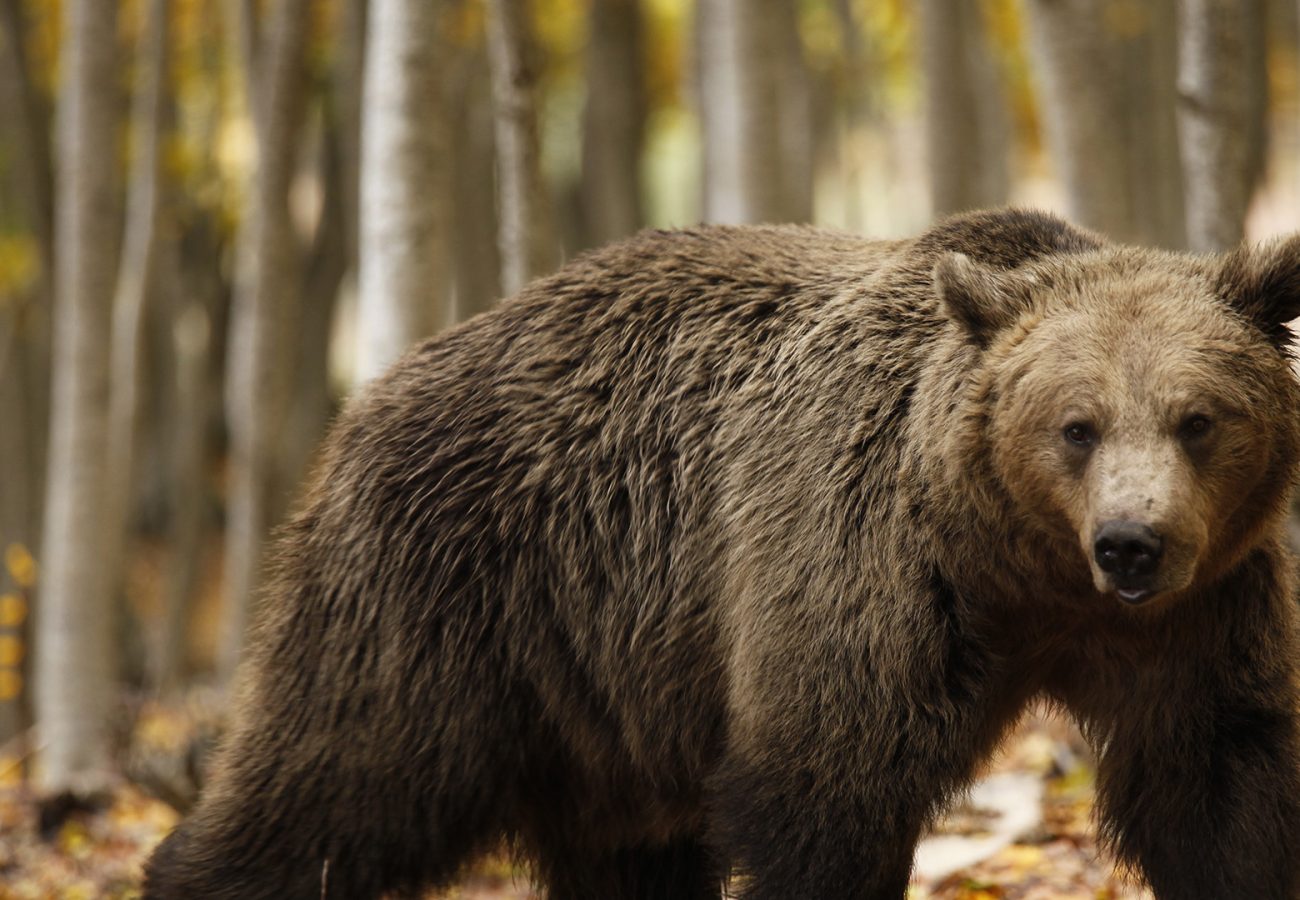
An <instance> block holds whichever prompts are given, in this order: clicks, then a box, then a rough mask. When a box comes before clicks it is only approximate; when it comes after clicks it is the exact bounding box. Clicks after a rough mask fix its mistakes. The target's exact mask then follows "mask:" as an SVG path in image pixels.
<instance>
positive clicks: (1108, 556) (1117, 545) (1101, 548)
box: [1093, 521, 1164, 578]
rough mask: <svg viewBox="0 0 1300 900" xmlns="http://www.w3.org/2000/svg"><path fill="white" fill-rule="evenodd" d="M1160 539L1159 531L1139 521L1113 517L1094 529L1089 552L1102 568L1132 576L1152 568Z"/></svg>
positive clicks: (1150, 571)
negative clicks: (1094, 539)
mask: <svg viewBox="0 0 1300 900" xmlns="http://www.w3.org/2000/svg"><path fill="white" fill-rule="evenodd" d="M1163 543H1164V542H1163V541H1162V540H1161V539H1160V535H1158V534H1156V533H1155V532H1154V531H1152V530H1151V529H1150V528H1149V527H1148V526H1146V525H1143V524H1142V523H1141V522H1124V521H1113V522H1106V523H1104V524H1103V525H1102V526H1101V527H1100V528H1099V529H1097V542H1096V544H1094V545H1093V553H1094V554H1095V555H1096V558H1097V565H1098V566H1100V567H1101V570H1102V571H1103V572H1106V573H1109V574H1111V575H1118V576H1119V577H1121V578H1135V577H1142V576H1144V575H1150V574H1151V573H1152V572H1154V571H1155V570H1156V565H1157V564H1158V563H1159V562H1160V553H1161V551H1162V549H1163V547H1162V544H1163Z"/></svg>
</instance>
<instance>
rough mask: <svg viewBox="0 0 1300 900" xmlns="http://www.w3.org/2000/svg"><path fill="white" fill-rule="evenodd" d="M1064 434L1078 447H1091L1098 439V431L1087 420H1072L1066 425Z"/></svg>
mask: <svg viewBox="0 0 1300 900" xmlns="http://www.w3.org/2000/svg"><path fill="white" fill-rule="evenodd" d="M1063 434H1064V435H1065V439H1066V440H1067V441H1069V442H1070V443H1071V444H1074V445H1075V446H1076V447H1091V446H1092V445H1093V444H1094V443H1095V442H1096V440H1097V433H1096V432H1095V431H1094V430H1093V428H1092V426H1091V425H1089V424H1088V423H1087V422H1071V423H1070V424H1069V425H1066V426H1065V430H1064V431H1063Z"/></svg>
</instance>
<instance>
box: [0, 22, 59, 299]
mask: <svg viewBox="0 0 1300 900" xmlns="http://www.w3.org/2000/svg"><path fill="white" fill-rule="evenodd" d="M0 17H2V18H0V35H3V37H4V38H5V39H6V43H7V44H8V50H9V52H8V53H5V54H3V57H4V59H5V60H6V61H7V62H8V68H7V71H5V72H3V73H0V77H4V78H5V79H6V80H7V81H8V82H9V84H10V85H11V88H10V89H11V90H12V91H13V93H14V95H15V99H16V101H17V103H16V106H17V108H16V110H15V112H16V113H17V114H18V117H19V124H18V127H17V128H15V129H14V135H15V136H16V137H17V138H18V142H19V148H18V149H19V152H18V154H17V156H18V159H17V165H18V167H19V171H20V175H21V177H20V178H19V182H20V184H21V185H22V186H23V187H24V188H25V193H26V195H27V198H26V200H27V207H28V209H27V215H28V218H29V221H30V222H31V226H32V233H33V234H34V235H35V236H36V243H37V248H38V249H39V250H40V254H41V270H42V272H41V278H42V281H43V282H44V283H45V284H46V285H47V286H48V284H49V281H50V278H51V273H53V271H54V163H53V161H52V159H51V157H50V110H49V108H48V105H47V103H46V101H45V98H44V97H43V96H41V93H40V91H39V90H38V89H37V87H36V85H35V83H34V81H33V79H32V72H31V68H30V62H29V60H28V56H27V40H26V38H27V19H26V16H24V15H23V7H22V0H0Z"/></svg>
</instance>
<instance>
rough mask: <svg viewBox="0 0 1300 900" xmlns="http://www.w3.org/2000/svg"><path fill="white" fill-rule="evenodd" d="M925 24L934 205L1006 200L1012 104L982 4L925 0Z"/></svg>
mask: <svg viewBox="0 0 1300 900" xmlns="http://www.w3.org/2000/svg"><path fill="white" fill-rule="evenodd" d="M920 25H921V28H920V37H921V40H920V50H921V54H920V56H921V65H922V67H923V75H924V82H925V101H926V103H925V122H926V136H927V149H928V162H929V171H930V191H931V198H930V206H931V209H932V211H933V213H934V215H935V216H942V215H947V214H949V213H954V212H959V211H961V210H966V209H978V208H980V207H985V206H997V205H999V204H1002V203H1005V202H1006V200H1007V193H1008V173H1007V129H1008V123H1007V110H1006V103H1005V100H1004V96H1003V90H1002V84H1001V80H1000V78H999V77H998V73H997V70H996V66H995V63H994V60H993V57H992V54H991V53H990V50H989V47H988V34H987V29H986V28H985V24H984V19H983V15H982V14H981V9H980V5H979V4H978V3H975V2H971V0H923V2H922V3H921V6H920Z"/></svg>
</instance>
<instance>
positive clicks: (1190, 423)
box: [1178, 413, 1211, 440]
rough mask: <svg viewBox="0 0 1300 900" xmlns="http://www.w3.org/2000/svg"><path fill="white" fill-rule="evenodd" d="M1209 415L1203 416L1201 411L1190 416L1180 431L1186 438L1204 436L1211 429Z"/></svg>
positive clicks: (1184, 421)
mask: <svg viewBox="0 0 1300 900" xmlns="http://www.w3.org/2000/svg"><path fill="white" fill-rule="evenodd" d="M1210 425H1211V422H1210V418H1209V416H1203V415H1201V414H1200V413H1197V414H1196V415H1191V416H1188V417H1187V418H1186V419H1184V420H1183V424H1182V425H1180V426H1179V428H1178V433H1179V434H1181V435H1182V436H1183V438H1184V439H1186V440H1194V439H1196V438H1199V437H1203V436H1204V435H1205V434H1206V433H1207V432H1209V430H1210Z"/></svg>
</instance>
